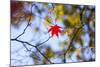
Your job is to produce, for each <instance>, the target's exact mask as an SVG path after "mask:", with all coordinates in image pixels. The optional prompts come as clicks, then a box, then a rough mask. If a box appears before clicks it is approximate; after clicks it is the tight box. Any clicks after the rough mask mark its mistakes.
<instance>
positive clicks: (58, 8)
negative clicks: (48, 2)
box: [54, 4, 64, 18]
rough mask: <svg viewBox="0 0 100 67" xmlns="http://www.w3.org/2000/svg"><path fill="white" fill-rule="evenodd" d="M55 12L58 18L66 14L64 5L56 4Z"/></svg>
mask: <svg viewBox="0 0 100 67" xmlns="http://www.w3.org/2000/svg"><path fill="white" fill-rule="evenodd" d="M54 12H55V14H56V18H61V17H62V16H64V5H61V4H58V5H56V6H55V8H54Z"/></svg>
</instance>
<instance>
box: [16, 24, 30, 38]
mask: <svg viewBox="0 0 100 67" xmlns="http://www.w3.org/2000/svg"><path fill="white" fill-rule="evenodd" d="M29 25H30V24H29V23H28V24H27V26H26V27H25V29H24V31H23V32H22V33H21V34H20V35H18V36H17V37H16V39H18V38H19V37H20V36H22V35H23V34H24V33H25V31H26V29H27V28H28V26H29Z"/></svg>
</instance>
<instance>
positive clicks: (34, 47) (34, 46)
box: [11, 39, 52, 64]
mask: <svg viewBox="0 0 100 67" xmlns="http://www.w3.org/2000/svg"><path fill="white" fill-rule="evenodd" d="M11 40H12V41H17V42H20V43H22V44H24V43H25V44H27V45H29V46H31V47H34V48H36V49H37V51H38V52H39V53H40V54H41V55H42V56H43V57H44V58H45V59H46V60H47V61H48V62H49V63H50V64H51V63H52V62H51V61H50V60H49V59H48V57H46V56H45V55H44V54H43V53H42V52H41V51H40V50H39V49H38V47H37V46H34V45H32V44H30V43H29V42H26V41H21V40H18V39H11ZM42 44H43V43H42Z"/></svg>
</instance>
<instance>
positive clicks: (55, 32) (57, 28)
mask: <svg viewBox="0 0 100 67" xmlns="http://www.w3.org/2000/svg"><path fill="white" fill-rule="evenodd" d="M60 28H61V27H60V26H58V25H54V26H51V28H50V29H49V31H48V32H51V34H52V37H53V36H54V35H56V36H57V37H58V34H59V33H60V34H61V29H60Z"/></svg>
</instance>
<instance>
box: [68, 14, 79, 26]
mask: <svg viewBox="0 0 100 67" xmlns="http://www.w3.org/2000/svg"><path fill="white" fill-rule="evenodd" d="M67 20H68V21H69V24H70V26H71V27H76V26H79V25H80V14H79V13H73V14H71V15H68V17H67Z"/></svg>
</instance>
